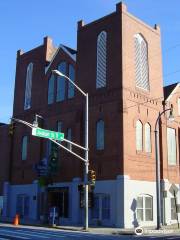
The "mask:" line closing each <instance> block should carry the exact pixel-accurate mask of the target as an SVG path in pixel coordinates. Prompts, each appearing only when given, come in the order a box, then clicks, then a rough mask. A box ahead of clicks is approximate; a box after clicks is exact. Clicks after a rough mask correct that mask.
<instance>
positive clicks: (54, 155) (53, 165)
mask: <svg viewBox="0 0 180 240" xmlns="http://www.w3.org/2000/svg"><path fill="white" fill-rule="evenodd" d="M57 170H58V148H57V145H56V144H55V143H53V142H52V143H51V154H50V156H49V173H50V175H55V174H56V173H57Z"/></svg>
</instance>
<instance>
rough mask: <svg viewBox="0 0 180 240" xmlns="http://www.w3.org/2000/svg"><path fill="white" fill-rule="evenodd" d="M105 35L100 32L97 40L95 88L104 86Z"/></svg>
mask: <svg viewBox="0 0 180 240" xmlns="http://www.w3.org/2000/svg"><path fill="white" fill-rule="evenodd" d="M106 58H107V33H106V32H105V31H102V32H101V33H100V34H99V35H98V38H97V69H96V88H102V87H105V86H106Z"/></svg>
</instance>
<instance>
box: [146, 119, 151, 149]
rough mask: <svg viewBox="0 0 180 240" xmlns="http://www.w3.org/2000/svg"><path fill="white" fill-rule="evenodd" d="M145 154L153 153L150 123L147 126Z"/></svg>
mask: <svg viewBox="0 0 180 240" xmlns="http://www.w3.org/2000/svg"><path fill="white" fill-rule="evenodd" d="M145 152H147V153H150V152H151V126H150V125H149V123H146V124H145Z"/></svg>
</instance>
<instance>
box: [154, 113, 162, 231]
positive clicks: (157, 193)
mask: <svg viewBox="0 0 180 240" xmlns="http://www.w3.org/2000/svg"><path fill="white" fill-rule="evenodd" d="M158 123H159V118H158ZM156 128H157V125H156V127H155V151H156V201H157V229H160V227H161V203H160V200H161V195H160V194H161V192H160V161H159V142H158V131H157V129H156Z"/></svg>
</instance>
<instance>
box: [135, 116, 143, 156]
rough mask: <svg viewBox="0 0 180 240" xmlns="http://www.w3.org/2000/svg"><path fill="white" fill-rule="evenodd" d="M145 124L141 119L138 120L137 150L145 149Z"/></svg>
mask: <svg viewBox="0 0 180 240" xmlns="http://www.w3.org/2000/svg"><path fill="white" fill-rule="evenodd" d="M142 130H143V125H142V123H141V121H140V120H138V121H137V122H136V150H137V151H142V149H143V131H142Z"/></svg>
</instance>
